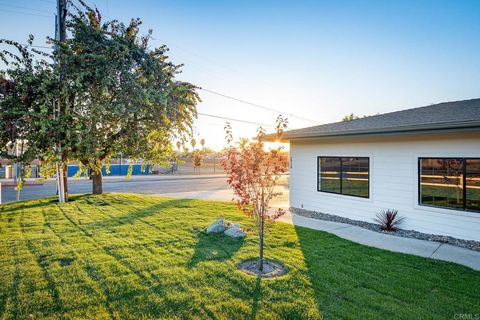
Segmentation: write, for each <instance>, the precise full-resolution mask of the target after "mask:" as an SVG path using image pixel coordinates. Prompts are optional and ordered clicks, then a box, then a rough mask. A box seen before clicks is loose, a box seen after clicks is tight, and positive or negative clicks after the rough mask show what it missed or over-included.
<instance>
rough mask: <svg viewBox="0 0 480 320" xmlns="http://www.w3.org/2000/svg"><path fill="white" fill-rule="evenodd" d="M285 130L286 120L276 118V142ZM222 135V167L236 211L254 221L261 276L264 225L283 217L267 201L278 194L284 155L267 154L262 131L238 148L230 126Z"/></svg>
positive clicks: (285, 160) (274, 151)
mask: <svg viewBox="0 0 480 320" xmlns="http://www.w3.org/2000/svg"><path fill="white" fill-rule="evenodd" d="M286 127H287V119H283V118H282V116H279V117H278V118H277V121H276V135H277V138H278V139H279V138H281V136H282V133H283V131H284V129H285V128H286ZM225 132H226V140H227V145H228V147H227V151H226V154H225V159H224V160H222V166H223V168H224V169H225V172H226V173H227V183H228V184H229V185H230V187H231V188H232V189H233V192H234V194H235V197H236V201H237V205H238V207H239V209H240V210H242V211H243V212H244V213H245V214H246V215H248V216H249V217H251V218H252V219H253V220H254V221H255V226H256V228H257V231H258V235H259V240H260V241H259V260H258V270H259V271H260V272H262V271H263V262H264V259H263V244H264V234H265V222H266V221H270V222H274V221H275V220H277V219H278V218H279V217H280V216H282V215H283V214H285V210H283V209H277V210H275V211H271V210H269V209H270V201H271V200H272V199H273V198H274V197H276V196H279V195H280V194H281V193H279V192H277V191H275V186H277V184H278V181H279V180H280V178H281V176H282V175H283V174H285V173H286V172H287V171H288V158H287V154H286V153H284V152H282V149H283V147H281V146H279V147H277V148H273V149H270V150H266V148H265V138H266V133H265V130H264V129H263V128H262V127H260V128H259V129H258V131H257V138H256V140H254V141H250V140H248V139H242V140H241V141H240V142H239V143H238V146H233V145H232V141H233V135H232V129H231V126H230V124H229V123H227V124H226V126H225Z"/></svg>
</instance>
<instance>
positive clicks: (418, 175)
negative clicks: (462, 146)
mask: <svg viewBox="0 0 480 320" xmlns="http://www.w3.org/2000/svg"><path fill="white" fill-rule="evenodd" d="M424 159H443V160H446V159H450V160H460V161H462V162H463V172H462V173H463V192H462V196H463V208H452V207H443V206H435V205H431V204H424V203H422V196H421V194H420V189H421V188H420V182H421V177H420V172H421V165H422V160H424ZM467 160H480V157H436V156H431V157H418V161H417V162H418V165H417V195H418V199H417V200H418V205H419V206H422V207H429V208H438V209H444V210H450V211H459V212H476V213H478V212H480V210H472V209H467V188H466V186H467Z"/></svg>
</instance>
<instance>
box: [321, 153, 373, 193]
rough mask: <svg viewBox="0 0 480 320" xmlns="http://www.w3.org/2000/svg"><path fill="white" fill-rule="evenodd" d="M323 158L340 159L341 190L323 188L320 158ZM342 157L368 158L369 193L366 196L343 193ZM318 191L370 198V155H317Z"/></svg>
mask: <svg viewBox="0 0 480 320" xmlns="http://www.w3.org/2000/svg"><path fill="white" fill-rule="evenodd" d="M321 158H329V159H332V158H333V159H340V192H333V191H326V190H321V188H320V185H321V179H320V160H321ZM342 158H363V159H367V161H368V179H367V192H368V195H367V196H366V197H364V196H358V195H354V194H344V193H343V188H342V186H343V182H342V180H343V179H342V178H343V165H342ZM317 192H323V193H330V194H337V195H341V196H346V197H355V198H360V199H370V157H365V156H317Z"/></svg>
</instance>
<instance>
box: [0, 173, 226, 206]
mask: <svg viewBox="0 0 480 320" xmlns="http://www.w3.org/2000/svg"><path fill="white" fill-rule="evenodd" d="M103 183H104V184H103V190H104V192H131V193H141V194H160V195H172V196H177V197H188V195H189V194H191V197H192V198H207V199H215V197H213V198H212V196H211V195H215V194H217V195H218V197H220V198H218V197H217V198H218V200H223V199H225V200H230V199H231V193H230V192H229V191H228V190H229V187H228V185H227V184H226V182H225V177H224V176H205V177H202V176H197V177H192V176H186V177H181V176H175V177H165V176H160V177H158V179H155V178H154V177H152V178H150V179H144V178H131V179H129V180H127V179H124V178H117V179H104V181H103ZM68 187H69V193H70V194H74V193H91V192H92V183H91V181H89V180H71V181H69V186H68ZM15 193H16V191H15V189H14V188H13V187H3V188H2V200H3V203H7V202H12V201H15ZM54 195H55V183H54V181H47V182H45V183H44V184H43V185H38V186H25V187H24V188H23V189H22V191H21V193H20V200H26V199H36V198H43V197H48V196H54ZM182 195H185V196H182Z"/></svg>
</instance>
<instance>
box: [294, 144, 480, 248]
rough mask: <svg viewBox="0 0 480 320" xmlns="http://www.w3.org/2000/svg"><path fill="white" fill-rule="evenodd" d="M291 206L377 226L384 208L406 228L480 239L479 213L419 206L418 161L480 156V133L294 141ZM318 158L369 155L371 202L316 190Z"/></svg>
mask: <svg viewBox="0 0 480 320" xmlns="http://www.w3.org/2000/svg"><path fill="white" fill-rule="evenodd" d="M290 152H291V157H292V168H291V169H290V206H292V207H296V208H303V209H307V210H313V211H319V212H324V213H329V214H334V215H338V216H342V217H348V218H351V219H356V220H364V221H369V222H372V218H373V217H374V216H375V214H376V213H378V212H380V211H381V210H383V209H397V210H399V214H400V215H401V216H404V217H406V219H405V222H404V225H403V227H402V228H404V229H413V230H417V231H420V232H425V233H434V234H441V235H449V236H453V237H457V238H462V239H471V240H477V241H480V213H474V212H465V211H461V210H450V209H439V208H432V207H425V206H420V205H418V193H417V190H418V176H417V175H418V158H419V157H480V135H479V134H462V135H459V134H455V135H454V134H450V135H442V136H410V137H403V138H399V137H396V138H392V137H391V138H388V139H386V138H382V139H380V138H370V139H368V140H366V139H363V140H360V139H350V140H330V141H327V140H316V141H313V140H310V141H307V140H304V141H291V142H290ZM317 156H358V157H370V198H369V199H363V198H357V197H349V196H344V195H337V194H330V193H323V192H318V191H317Z"/></svg>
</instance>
